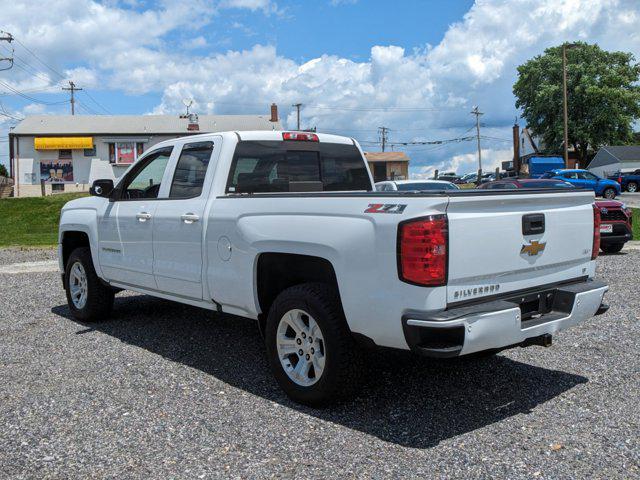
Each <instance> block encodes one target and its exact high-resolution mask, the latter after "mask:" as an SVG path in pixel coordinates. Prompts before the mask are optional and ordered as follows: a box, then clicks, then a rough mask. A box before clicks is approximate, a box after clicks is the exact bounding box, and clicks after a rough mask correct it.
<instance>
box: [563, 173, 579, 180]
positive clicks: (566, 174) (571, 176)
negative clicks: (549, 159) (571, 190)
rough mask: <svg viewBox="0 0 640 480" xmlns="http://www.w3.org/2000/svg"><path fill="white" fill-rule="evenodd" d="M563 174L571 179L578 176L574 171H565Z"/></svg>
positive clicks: (575, 178)
mask: <svg viewBox="0 0 640 480" xmlns="http://www.w3.org/2000/svg"><path fill="white" fill-rule="evenodd" d="M563 176H564V178H569V179H573V180H577V178H578V175H576V172H568V173H565V174H564V175H563Z"/></svg>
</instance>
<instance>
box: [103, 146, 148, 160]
mask: <svg viewBox="0 0 640 480" xmlns="http://www.w3.org/2000/svg"><path fill="white" fill-rule="evenodd" d="M108 145H109V162H110V163H115V164H116V165H130V164H132V163H134V162H135V161H137V160H138V158H139V157H140V156H141V155H142V152H143V151H144V143H142V142H113V143H109V144H108Z"/></svg>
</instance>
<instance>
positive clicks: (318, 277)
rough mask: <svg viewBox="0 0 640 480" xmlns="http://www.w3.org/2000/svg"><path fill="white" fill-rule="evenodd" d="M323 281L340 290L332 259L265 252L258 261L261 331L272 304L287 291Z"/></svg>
mask: <svg viewBox="0 0 640 480" xmlns="http://www.w3.org/2000/svg"><path fill="white" fill-rule="evenodd" d="M308 282H320V283H326V284H329V285H332V286H334V287H335V288H336V290H337V289H338V281H337V279H336V273H335V271H334V269H333V265H331V262H329V260H326V259H324V258H321V257H313V256H310V255H296V254H291V253H263V254H261V255H260V257H259V258H258V269H257V287H258V288H257V290H258V302H259V304H260V310H261V312H262V314H261V315H260V324H261V325H260V326H261V330H262V327H263V326H264V325H263V324H264V322H265V321H266V316H267V314H268V313H269V309H270V308H271V304H272V303H273V301H274V300H275V299H276V297H277V296H278V295H279V294H280V292H282V291H283V290H285V289H287V288H289V287H293V286H294V285H299V284H301V283H308Z"/></svg>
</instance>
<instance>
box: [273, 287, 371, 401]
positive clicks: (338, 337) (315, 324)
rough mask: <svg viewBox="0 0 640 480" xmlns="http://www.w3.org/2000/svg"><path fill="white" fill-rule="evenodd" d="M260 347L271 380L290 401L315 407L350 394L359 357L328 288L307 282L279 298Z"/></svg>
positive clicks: (285, 292) (291, 288) (334, 292)
mask: <svg viewBox="0 0 640 480" xmlns="http://www.w3.org/2000/svg"><path fill="white" fill-rule="evenodd" d="M265 342H266V349H267V355H268V360H269V365H270V367H271V370H272V372H273V375H274V376H275V378H276V380H277V382H278V384H279V385H280V387H281V388H282V389H283V390H284V391H285V393H286V394H287V395H288V396H289V397H290V398H291V399H292V400H293V401H295V402H298V403H302V404H305V405H310V406H314V407H318V406H322V405H326V404H328V403H331V402H334V401H336V400H338V399H339V398H344V397H345V396H348V395H349V394H351V393H352V392H353V390H354V388H355V386H356V381H355V380H356V378H357V374H358V373H361V372H360V352H359V350H358V348H357V345H356V344H355V342H354V340H353V338H352V336H351V332H350V331H349V328H348V326H347V322H346V320H345V318H344V313H343V311H342V306H341V304H340V298H339V296H338V293H337V292H336V290H335V289H334V288H332V287H330V286H329V285H325V284H320V283H306V284H302V285H296V286H293V287H290V288H288V289H286V290H284V291H283V292H282V293H280V295H278V297H277V298H276V299H275V301H274V302H273V305H271V308H270V310H269V315H268V317H267V323H266V329H265ZM360 376H361V375H360Z"/></svg>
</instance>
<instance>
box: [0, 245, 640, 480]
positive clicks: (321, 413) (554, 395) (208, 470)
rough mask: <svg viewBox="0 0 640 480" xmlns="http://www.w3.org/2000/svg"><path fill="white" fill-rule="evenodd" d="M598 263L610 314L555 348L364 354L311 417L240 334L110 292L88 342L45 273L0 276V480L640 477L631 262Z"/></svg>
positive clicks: (240, 323) (625, 256)
mask: <svg viewBox="0 0 640 480" xmlns="http://www.w3.org/2000/svg"><path fill="white" fill-rule="evenodd" d="M49 258H53V254H52V252H50V251H49V252H47V251H34V250H30V251H26V252H25V251H17V250H0V264H7V263H14V262H17V261H36V260H46V259H49ZM598 263H599V272H600V276H601V277H602V278H604V279H605V280H607V281H608V282H609V283H610V285H611V291H610V292H609V294H608V297H607V298H608V301H609V302H610V303H611V305H612V306H611V309H610V311H609V312H608V313H607V314H605V315H603V316H601V317H597V318H595V319H593V320H591V321H589V322H587V323H586V324H583V325H581V326H579V327H577V328H574V329H573V330H569V331H567V332H564V333H563V334H561V335H559V336H558V337H557V338H556V339H554V345H553V347H551V348H547V349H543V348H541V347H532V348H527V349H515V350H511V351H508V352H503V353H502V354H500V355H498V356H496V357H494V358H492V359H488V360H484V361H475V362H471V361H464V362H463V361H454V362H435V361H427V360H424V359H419V358H414V357H411V356H407V355H399V354H391V353H377V354H376V355H375V356H372V357H371V362H370V363H371V368H370V372H369V373H368V375H367V380H366V381H365V386H364V389H363V391H362V394H361V395H360V396H358V397H357V398H356V399H355V400H353V401H352V402H351V403H347V404H343V405H340V406H338V407H333V408H330V409H325V410H313V409H309V408H305V407H300V406H298V405H295V404H293V403H292V402H290V401H289V400H288V399H287V398H286V397H285V396H284V395H283V394H282V393H281V392H280V390H279V389H278V387H277V386H276V384H275V382H274V381H273V380H272V378H271V376H270V374H269V372H268V370H267V365H266V362H265V358H264V353H263V348H262V344H261V340H260V338H259V336H258V333H257V330H256V327H255V325H254V324H253V322H251V321H248V320H243V319H238V318H233V317H228V316H216V315H214V314H212V313H210V312H207V311H203V310H199V309H196V308H191V307H186V306H181V305H178V304H172V303H170V302H165V301H162V300H156V299H153V298H151V297H147V296H141V295H135V294H125V293H122V294H120V295H118V297H117V300H116V307H115V314H114V319H113V320H111V321H108V322H105V323H101V324H98V325H86V324H81V323H78V322H76V321H74V320H72V319H71V318H70V316H69V311H68V309H67V307H66V305H65V298H64V294H63V291H62V289H61V286H60V280H59V276H58V274H57V273H51V272H49V273H30V274H12V275H0V284H1V285H2V287H3V288H2V297H3V302H2V304H1V308H0V378H1V379H2V381H1V382H0V421H1V428H0V475H2V476H3V477H4V478H73V477H75V478H78V477H92V478H141V479H142V478H144V479H148V478H211V477H231V478H256V477H261V478H262V477H284V478H290V477H296V478H301V477H307V478H322V477H329V476H332V477H335V476H340V477H359V478H360V477H366V478H369V477H376V478H397V477H416V476H420V477H429V478H433V477H436V478H448V477H465V478H490V477H499V478H554V479H557V478H640V444H639V438H640V413H639V411H640V409H639V407H638V401H639V400H640V398H639V397H640V393H639V392H640V356H639V355H638V354H639V353H640V344H639V340H638V334H637V331H638V315H639V312H640V296H638V277H637V275H638V273H637V272H638V271H639V270H640V251H630V252H628V253H622V254H619V255H613V256H607V257H601V258H600V259H599V261H598Z"/></svg>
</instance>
